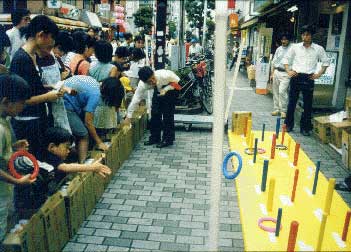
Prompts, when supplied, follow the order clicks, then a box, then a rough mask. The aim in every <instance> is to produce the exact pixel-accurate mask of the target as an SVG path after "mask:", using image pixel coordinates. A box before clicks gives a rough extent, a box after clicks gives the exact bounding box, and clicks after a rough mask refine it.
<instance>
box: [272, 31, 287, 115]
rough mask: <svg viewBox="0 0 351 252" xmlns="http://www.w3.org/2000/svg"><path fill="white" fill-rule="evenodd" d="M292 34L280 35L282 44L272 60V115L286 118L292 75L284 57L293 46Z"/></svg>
mask: <svg viewBox="0 0 351 252" xmlns="http://www.w3.org/2000/svg"><path fill="white" fill-rule="evenodd" d="M290 40H291V36H290V35H289V34H288V33H283V34H281V35H280V42H281V44H282V45H281V46H279V47H278V48H277V50H276V51H275V54H274V57H273V60H272V74H271V76H272V77H273V102H274V105H273V112H272V116H277V115H279V114H280V117H281V118H283V119H285V117H286V110H287V105H288V88H289V83H290V76H289V75H288V73H287V72H286V71H285V68H284V65H283V63H282V59H283V58H284V56H285V54H286V53H287V52H288V50H289V49H290V47H291V44H290Z"/></svg>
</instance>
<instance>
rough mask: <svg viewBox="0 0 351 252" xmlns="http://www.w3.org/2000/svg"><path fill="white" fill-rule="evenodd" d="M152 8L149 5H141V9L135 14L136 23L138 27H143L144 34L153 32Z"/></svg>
mask: <svg viewBox="0 0 351 252" xmlns="http://www.w3.org/2000/svg"><path fill="white" fill-rule="evenodd" d="M152 15H153V11H152V8H151V7H149V6H143V7H140V8H139V10H138V11H137V12H136V13H134V14H133V17H134V24H135V26H136V27H138V28H142V29H143V32H142V33H144V34H151V31H152Z"/></svg>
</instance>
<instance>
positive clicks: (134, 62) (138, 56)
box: [124, 48, 146, 89]
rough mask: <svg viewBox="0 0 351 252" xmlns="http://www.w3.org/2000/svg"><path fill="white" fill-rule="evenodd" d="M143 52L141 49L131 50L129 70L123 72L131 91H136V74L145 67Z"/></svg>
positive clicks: (137, 78) (137, 79)
mask: <svg viewBox="0 0 351 252" xmlns="http://www.w3.org/2000/svg"><path fill="white" fill-rule="evenodd" d="M145 57H146V56H145V52H144V50H143V49H141V48H133V50H132V58H131V61H130V69H129V70H128V71H125V72H124V73H125V75H126V76H128V78H129V79H130V84H131V86H132V87H133V89H136V88H137V86H138V82H139V76H138V72H139V70H140V68H142V67H143V66H145Z"/></svg>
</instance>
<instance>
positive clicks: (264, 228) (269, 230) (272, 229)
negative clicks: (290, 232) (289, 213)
mask: <svg viewBox="0 0 351 252" xmlns="http://www.w3.org/2000/svg"><path fill="white" fill-rule="evenodd" d="M265 221H271V222H273V223H275V224H276V223H277V219H275V218H273V217H262V218H259V219H258V226H259V227H260V228H261V229H262V230H264V231H266V232H270V233H274V232H275V229H276V227H266V226H264V225H263V224H262V223H263V222H265ZM279 228H280V230H281V229H282V225H281V224H280V227H279Z"/></svg>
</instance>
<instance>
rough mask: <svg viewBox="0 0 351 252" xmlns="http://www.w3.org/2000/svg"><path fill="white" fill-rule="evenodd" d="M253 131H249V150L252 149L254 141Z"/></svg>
mask: <svg viewBox="0 0 351 252" xmlns="http://www.w3.org/2000/svg"><path fill="white" fill-rule="evenodd" d="M254 138H255V136H254V133H251V137H250V145H249V149H250V151H251V150H252V149H253V141H254Z"/></svg>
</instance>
